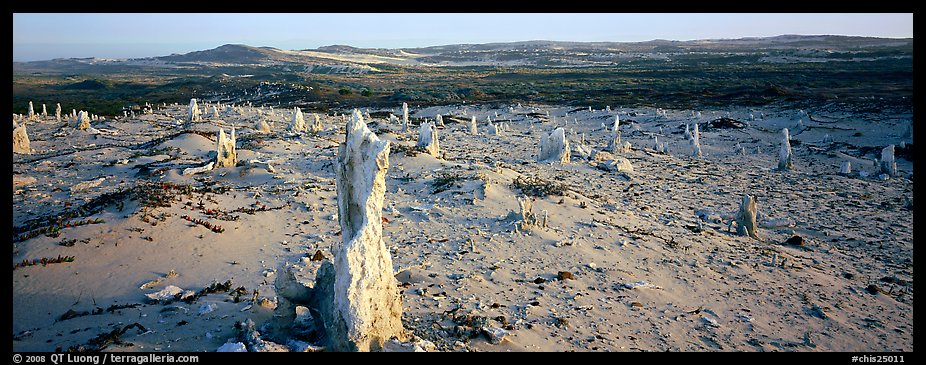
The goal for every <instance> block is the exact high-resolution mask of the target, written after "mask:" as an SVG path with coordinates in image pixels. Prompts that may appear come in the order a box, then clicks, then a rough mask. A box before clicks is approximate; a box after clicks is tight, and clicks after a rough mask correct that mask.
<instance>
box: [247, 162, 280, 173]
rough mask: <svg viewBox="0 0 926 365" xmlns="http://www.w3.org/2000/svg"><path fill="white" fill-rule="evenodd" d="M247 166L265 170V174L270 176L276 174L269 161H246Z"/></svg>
mask: <svg viewBox="0 0 926 365" xmlns="http://www.w3.org/2000/svg"><path fill="white" fill-rule="evenodd" d="M248 166H250V167H259V168H263V169H264V170H267V172H269V173H271V174H275V173H276V172H277V170H276V169H274V168H273V165H271V164H270V162H269V161H267V162H264V161H261V160H250V161H248Z"/></svg>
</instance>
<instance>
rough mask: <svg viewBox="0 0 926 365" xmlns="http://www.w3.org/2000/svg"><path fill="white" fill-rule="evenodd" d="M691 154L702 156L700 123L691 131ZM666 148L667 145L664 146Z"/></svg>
mask: <svg viewBox="0 0 926 365" xmlns="http://www.w3.org/2000/svg"><path fill="white" fill-rule="evenodd" d="M690 141H691V156H692V157H697V158H701V133H700V132H699V131H698V123H695V124H694V128H693V129H692V131H691V140H690ZM663 149H665V147H663Z"/></svg>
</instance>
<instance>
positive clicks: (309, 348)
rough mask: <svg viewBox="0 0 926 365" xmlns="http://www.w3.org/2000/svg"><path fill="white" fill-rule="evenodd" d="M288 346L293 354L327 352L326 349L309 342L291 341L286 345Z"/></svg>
mask: <svg viewBox="0 0 926 365" xmlns="http://www.w3.org/2000/svg"><path fill="white" fill-rule="evenodd" d="M286 346H287V347H289V349H290V351H292V352H322V351H325V348H324V347H321V346H314V345H312V344H310V343H308V342H302V341H299V340H289V342H287V343H286Z"/></svg>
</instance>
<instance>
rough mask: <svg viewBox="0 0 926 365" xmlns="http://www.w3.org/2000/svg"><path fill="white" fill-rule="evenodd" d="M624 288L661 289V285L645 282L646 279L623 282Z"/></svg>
mask: <svg viewBox="0 0 926 365" xmlns="http://www.w3.org/2000/svg"><path fill="white" fill-rule="evenodd" d="M624 288H626V289H662V287H660V286H657V285H653V284H651V283H647V282H646V281H637V282H632V283H624Z"/></svg>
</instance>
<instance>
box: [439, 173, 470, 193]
mask: <svg viewBox="0 0 926 365" xmlns="http://www.w3.org/2000/svg"><path fill="white" fill-rule="evenodd" d="M468 179H469V177H467V176H464V175H463V174H461V173H459V172H451V171H441V172H438V173H437V176H436V177H435V178H434V181H432V182H431V188H432V189H433V190H432V193H434V194H437V193H440V192H443V191H447V190H450V189H452V188H454V187H455V186H456V184H457V183H458V182H460V181H465V180H468Z"/></svg>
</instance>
